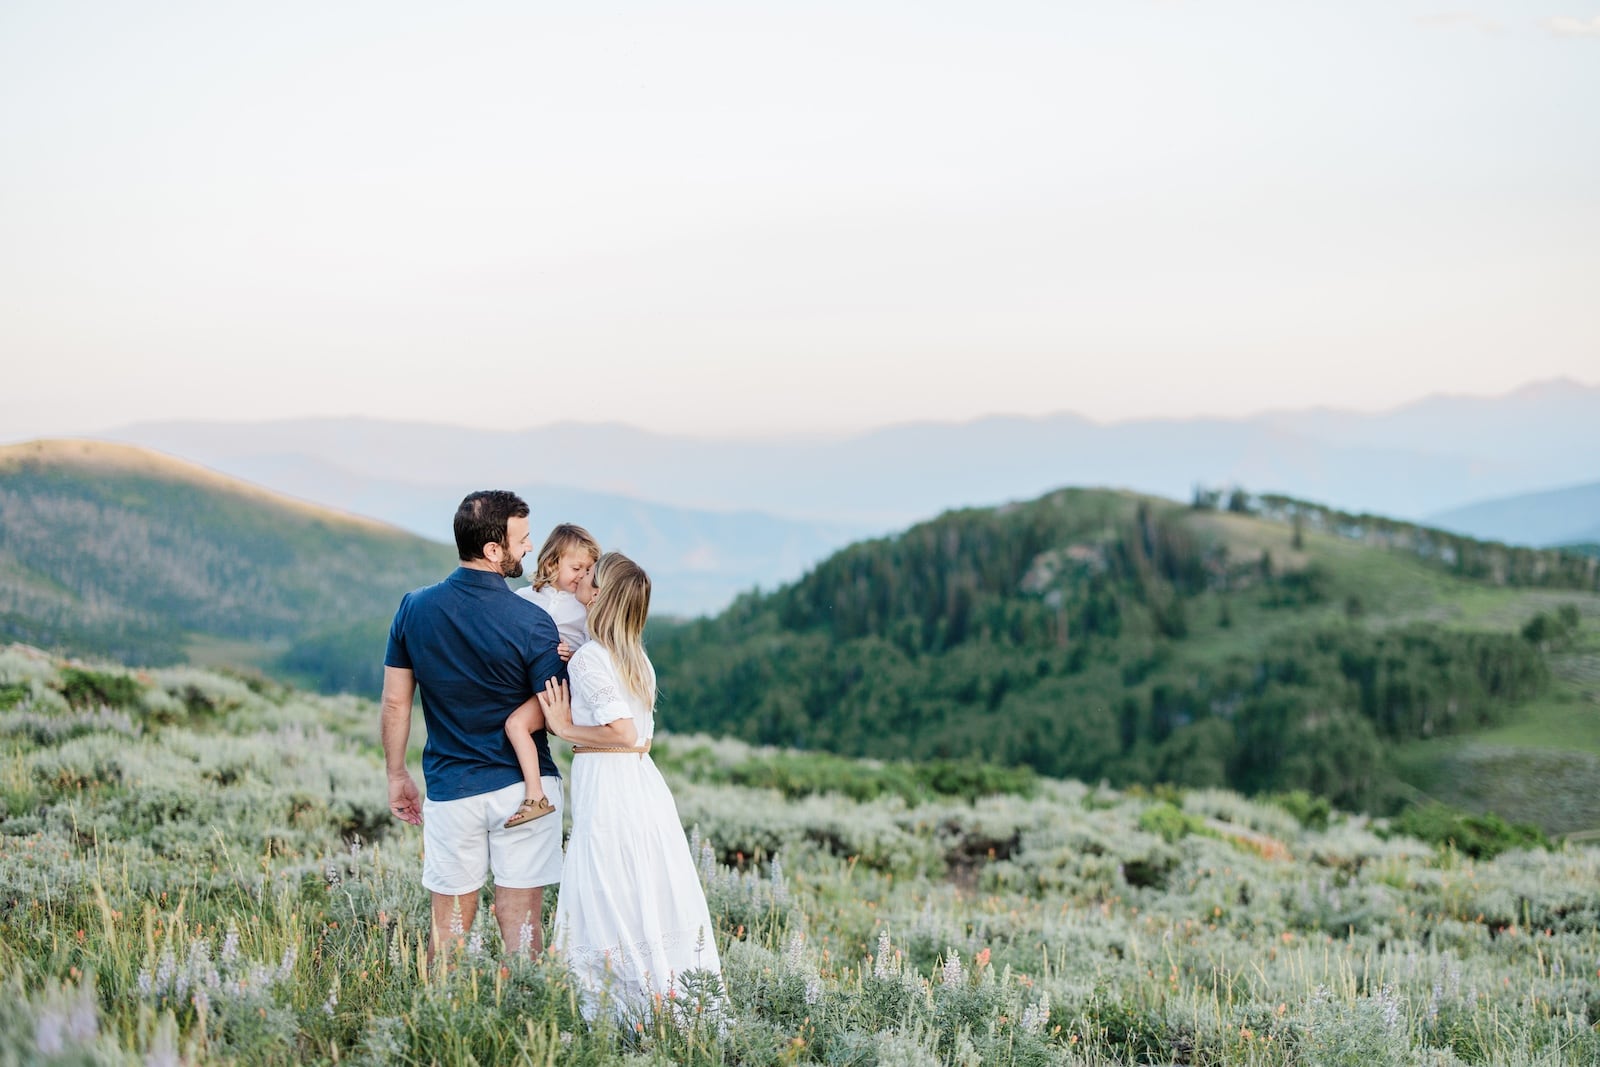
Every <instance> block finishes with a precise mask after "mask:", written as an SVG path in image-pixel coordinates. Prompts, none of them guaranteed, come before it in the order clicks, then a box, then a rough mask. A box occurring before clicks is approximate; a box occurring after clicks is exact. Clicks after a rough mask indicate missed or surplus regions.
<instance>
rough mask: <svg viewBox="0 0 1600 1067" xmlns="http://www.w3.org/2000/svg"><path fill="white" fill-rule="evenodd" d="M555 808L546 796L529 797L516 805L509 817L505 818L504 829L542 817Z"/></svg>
mask: <svg viewBox="0 0 1600 1067" xmlns="http://www.w3.org/2000/svg"><path fill="white" fill-rule="evenodd" d="M555 810H556V806H555V805H554V804H552V803H550V800H549V798H548V797H529V798H528V799H526V800H524V801H523V802H522V803H521V804H520V805H518V807H517V810H516V811H514V812H512V813H511V818H509V819H507V820H506V829H508V830H509V829H510V828H511V827H513V826H521V825H522V824H523V823H525V822H532V821H533V820H535V819H542V818H544V817H545V816H546V815H549V814H550V813H551V812H553V811H555Z"/></svg>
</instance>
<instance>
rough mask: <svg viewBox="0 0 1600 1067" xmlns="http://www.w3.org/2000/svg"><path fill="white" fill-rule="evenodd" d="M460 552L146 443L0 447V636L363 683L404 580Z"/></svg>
mask: <svg viewBox="0 0 1600 1067" xmlns="http://www.w3.org/2000/svg"><path fill="white" fill-rule="evenodd" d="M454 559H455V552H454V551H453V549H450V548H447V547H446V546H444V545H440V544H436V543H433V542H430V541H425V540H423V539H421V538H419V537H415V536H412V535H410V534H407V533H404V532H402V531H400V530H397V529H394V528H393V527H389V526H385V525H382V524H380V523H376V522H372V521H371V520H368V519H362V518H358V517H356V516H352V515H346V514H342V513H339V512H335V511H330V510H328V509H326V508H320V507H314V506H311V505H308V504H304V503H301V502H300V501H296V500H291V499H289V498H287V497H282V496H278V495H276V494H272V493H268V492H266V491H264V490H261V489H258V488H256V487H254V486H251V485H249V484H247V483H244V482H240V481H236V480H234V479H231V478H226V477H224V476H222V475H218V474H216V473H214V472H211V471H208V470H205V469H204V468H201V467H196V466H194V465H192V464H188V463H184V462H181V461H179V460H175V459H172V458H170V457H167V456H163V455H160V454H158V453H154V452H149V451H145V450H143V449H135V448H128V447H124V446H119V445H107V444H102V443H98V442H85V441H44V442H34V443H31V444H27V445H15V446H11V447H7V448H0V637H4V638H7V639H10V640H22V641H27V642H29V643H31V644H36V645H40V646H43V647H48V648H56V649H61V650H66V651H73V652H78V653H93V654H97V655H103V656H110V657H112V658H116V659H120V660H122V661H124V662H129V663H142V664H173V663H181V662H185V661H193V662H196V663H202V664H204V663H225V664H232V665H255V666H257V667H261V668H268V669H273V670H285V669H288V670H292V671H296V672H298V673H299V674H301V675H304V676H307V677H309V678H312V679H315V680H319V681H323V682H329V681H331V682H333V683H335V684H338V683H340V682H343V683H344V684H345V685H346V686H347V687H349V688H358V687H359V688H366V689H368V691H371V688H372V685H373V681H374V678H375V671H376V670H377V669H378V668H377V661H378V660H379V659H380V658H381V656H382V633H383V632H384V628H385V627H386V625H387V622H388V620H389V617H390V616H391V615H392V614H393V612H394V608H395V606H396V605H397V604H398V603H399V601H400V597H401V595H402V594H404V593H405V592H407V591H408V590H411V589H414V588H416V587H418V586H420V585H424V584H426V583H428V582H432V581H437V580H438V578H439V577H440V576H441V575H443V574H445V573H447V572H448V570H449V568H450V567H451V566H453V563H454ZM352 635H353V636H352ZM307 642H309V643H310V645H311V647H314V648H315V649H316V651H315V652H314V653H307V652H306V651H305V645H306V643H307ZM296 646H301V647H299V648H297V647H296ZM374 646H376V651H374V650H373V648H374ZM328 649H333V650H336V651H335V652H334V653H332V654H330V653H329V652H328V651H327V650H328ZM341 653H342V654H343V655H344V656H345V657H347V658H348V659H349V660H350V661H353V664H352V665H355V666H359V667H360V668H361V669H360V671H358V672H356V673H351V672H350V670H349V666H350V665H347V664H345V663H341V662H340V654H341ZM286 654H287V659H285V658H284V657H285V655H286Z"/></svg>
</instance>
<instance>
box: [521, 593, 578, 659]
mask: <svg viewBox="0 0 1600 1067" xmlns="http://www.w3.org/2000/svg"><path fill="white" fill-rule="evenodd" d="M517 595H518V596H519V597H521V598H522V599H524V600H531V601H533V602H534V603H535V604H537V605H539V606H540V607H541V608H543V609H544V610H545V611H547V612H549V614H550V617H551V618H552V619H554V620H555V622H556V631H557V632H558V633H559V634H561V640H563V641H565V642H566V643H567V647H568V648H570V649H572V651H574V652H576V651H578V649H580V648H582V647H583V646H584V644H585V643H586V642H587V641H588V640H589V609H588V608H586V607H584V606H583V601H581V600H579V599H578V598H577V597H575V596H573V595H572V594H571V593H569V592H567V591H566V590H565V589H557V588H556V587H555V586H553V585H547V586H545V587H544V588H543V589H535V588H534V587H533V586H531V585H530V586H526V587H524V588H522V589H518V590H517Z"/></svg>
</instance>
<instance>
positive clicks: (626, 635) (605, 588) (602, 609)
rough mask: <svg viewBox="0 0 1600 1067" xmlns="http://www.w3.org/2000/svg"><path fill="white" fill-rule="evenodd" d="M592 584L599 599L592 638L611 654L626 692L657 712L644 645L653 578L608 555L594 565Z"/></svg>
mask: <svg viewBox="0 0 1600 1067" xmlns="http://www.w3.org/2000/svg"><path fill="white" fill-rule="evenodd" d="M592 581H593V582H594V587H595V593H596V595H595V598H594V603H592V604H590V605H589V636H590V637H592V638H593V639H594V640H596V641H598V642H600V644H602V645H604V646H605V649H606V651H607V652H610V653H611V662H612V663H613V664H614V665H615V666H616V668H617V678H618V680H619V681H621V682H622V685H623V688H625V689H626V690H628V692H630V693H632V694H633V695H634V696H636V697H638V698H639V702H640V703H642V704H643V705H644V706H645V707H646V708H649V709H650V710H651V711H654V710H655V706H656V679H655V671H653V670H652V669H651V667H650V660H649V658H648V657H646V656H645V654H644V641H643V637H644V623H645V619H647V618H648V617H649V615H650V576H649V575H648V574H646V573H645V572H644V568H642V567H640V566H639V565H638V564H637V563H635V562H634V561H633V560H631V559H629V558H628V557H627V556H624V555H623V554H622V553H621V552H607V553H606V554H605V555H603V556H601V557H600V562H598V563H596V564H595V566H594V574H593V576H592Z"/></svg>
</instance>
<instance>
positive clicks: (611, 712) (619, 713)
mask: <svg viewBox="0 0 1600 1067" xmlns="http://www.w3.org/2000/svg"><path fill="white" fill-rule="evenodd" d="M567 675H568V676H569V677H570V678H571V679H572V689H573V692H575V693H578V694H580V695H581V696H582V697H583V702H584V703H585V704H587V705H588V706H589V707H590V708H591V709H593V710H592V712H591V714H592V716H593V718H594V723H593V725H595V726H604V725H606V724H607V723H611V722H616V721H617V720H618V719H631V718H633V709H632V708H630V707H628V701H627V697H626V694H625V693H624V692H623V690H622V683H621V682H619V681H618V680H617V674H616V671H615V670H613V669H612V666H611V661H610V659H608V658H607V657H605V656H596V655H584V656H573V657H572V663H571V664H569V665H568V667H567Z"/></svg>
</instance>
